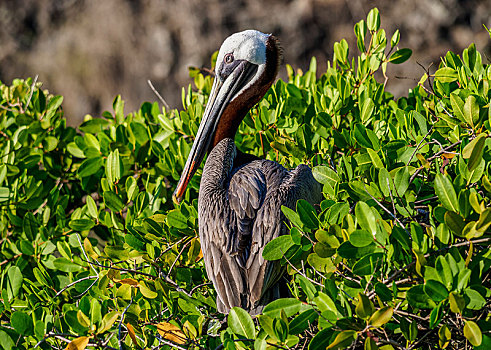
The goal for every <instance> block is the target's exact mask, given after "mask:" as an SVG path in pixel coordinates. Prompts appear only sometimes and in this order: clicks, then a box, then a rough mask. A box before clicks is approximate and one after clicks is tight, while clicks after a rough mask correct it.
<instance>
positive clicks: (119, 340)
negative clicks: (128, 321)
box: [118, 295, 133, 350]
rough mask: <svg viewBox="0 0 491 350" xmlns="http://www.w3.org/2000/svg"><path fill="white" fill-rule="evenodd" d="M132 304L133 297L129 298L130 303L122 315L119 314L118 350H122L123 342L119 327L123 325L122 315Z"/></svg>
mask: <svg viewBox="0 0 491 350" xmlns="http://www.w3.org/2000/svg"><path fill="white" fill-rule="evenodd" d="M132 303H133V295H132V296H131V300H130V303H129V304H128V305H127V306H126V308H125V309H124V311H123V313H122V314H121V319H120V320H119V325H118V344H119V350H123V342H122V341H121V325H122V324H123V320H124V314H125V313H126V311H128V308H129V307H130V305H131V304H132Z"/></svg>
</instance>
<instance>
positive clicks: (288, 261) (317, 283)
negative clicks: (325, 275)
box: [280, 249, 324, 289]
mask: <svg viewBox="0 0 491 350" xmlns="http://www.w3.org/2000/svg"><path fill="white" fill-rule="evenodd" d="M280 251H281V249H280ZM281 253H282V254H283V257H284V258H285V260H286V262H287V263H288V265H290V266H291V267H292V269H294V270H295V271H296V272H298V273H299V274H300V276H303V277H305V278H306V279H307V280H309V281H310V282H312V283H313V284H316V285H318V286H321V287H322V289H324V285H323V284H322V283H319V282H317V281H315V280H313V279H311V278H310V277H308V276H307V275H306V274H304V273H303V272H302V271H300V270H299V269H297V268H296V267H295V266H294V265H293V264H292V263H291V262H290V260H289V259H288V258H287V257H286V256H285V253H284V252H283V251H281Z"/></svg>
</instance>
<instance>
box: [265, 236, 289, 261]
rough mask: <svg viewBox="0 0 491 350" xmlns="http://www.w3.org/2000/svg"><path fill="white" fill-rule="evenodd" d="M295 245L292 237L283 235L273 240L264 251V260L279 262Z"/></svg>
mask: <svg viewBox="0 0 491 350" xmlns="http://www.w3.org/2000/svg"><path fill="white" fill-rule="evenodd" d="M293 245H294V243H293V240H292V237H291V236H290V235H283V236H280V237H277V238H275V239H273V240H272V241H271V242H269V243H268V244H266V246H265V247H264V249H263V258H264V259H266V260H279V259H281V258H282V257H283V255H285V253H286V252H287V251H288V249H290V248H291V247H292V246H293Z"/></svg>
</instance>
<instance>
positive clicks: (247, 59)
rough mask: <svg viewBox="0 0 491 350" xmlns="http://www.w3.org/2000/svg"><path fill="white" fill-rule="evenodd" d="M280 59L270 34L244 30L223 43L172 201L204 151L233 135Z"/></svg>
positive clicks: (273, 75)
mask: <svg viewBox="0 0 491 350" xmlns="http://www.w3.org/2000/svg"><path fill="white" fill-rule="evenodd" d="M280 60H281V52H280V48H279V44H278V41H277V39H276V38H275V37H274V36H273V35H271V34H264V33H261V32H259V31H257V30H245V31H243V32H240V33H235V34H233V35H231V36H229V37H228V38H227V39H226V40H225V41H224V42H223V44H222V46H221V47H220V51H219V52H218V56H217V61H216V67H215V80H214V81H213V86H212V88H211V92H210V96H209V98H208V103H207V105H206V108H205V112H204V114H203V118H202V119H201V123H200V126H199V128H198V133H197V134H196V138H195V140H194V144H193V146H192V148H191V151H190V153H189V157H188V159H187V161H186V165H185V166H184V170H183V173H182V175H181V178H180V180H179V183H178V184H177V188H176V190H175V192H174V195H173V199H174V201H175V202H177V203H179V202H180V201H181V200H182V197H183V196H184V192H185V190H186V187H187V185H188V183H189V181H190V180H191V178H192V177H193V175H194V173H195V172H196V170H197V169H198V167H199V165H200V164H201V161H202V160H203V158H204V156H205V153H206V152H207V151H208V150H211V149H212V148H213V147H214V146H215V145H216V144H217V143H218V142H220V141H221V140H223V139H224V138H227V137H228V138H232V139H233V138H234V136H235V133H236V131H237V128H238V126H239V124H240V122H241V121H242V119H243V118H244V116H245V115H246V114H247V112H248V111H249V109H251V108H252V106H254V105H255V104H256V103H257V102H259V100H260V99H261V98H262V97H263V96H264V94H265V93H266V91H268V89H269V87H270V86H271V84H272V83H273V81H274V79H275V78H276V74H277V72H278V67H279V64H280Z"/></svg>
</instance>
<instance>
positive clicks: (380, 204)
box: [363, 185, 411, 237]
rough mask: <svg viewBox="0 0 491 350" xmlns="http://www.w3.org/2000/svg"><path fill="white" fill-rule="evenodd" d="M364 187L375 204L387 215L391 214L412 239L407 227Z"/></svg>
mask: <svg viewBox="0 0 491 350" xmlns="http://www.w3.org/2000/svg"><path fill="white" fill-rule="evenodd" d="M363 186H364V187H365V192H366V193H367V194H368V195H369V196H370V197H371V198H372V199H373V200H374V201H375V203H377V204H378V205H379V206H380V207H381V208H382V209H383V210H384V211H385V212H386V213H387V214H389V215H390V216H392V218H393V219H394V220H395V221H396V222H397V223H398V224H399V225H400V226H401V227H402V228H403V229H404V231H406V233H407V235H408V236H409V237H411V235H410V234H409V232H408V231H407V230H406V227H405V226H404V225H403V224H402V222H401V221H400V220H399V219H398V218H397V217H396V216H395V215H394V214H392V213H391V212H390V210H389V209H387V208H386V207H384V206H383V204H382V203H380V202H379V201H378V200H377V199H376V198H375V197H374V196H372V194H371V193H370V192H368V191H367V188H366V186H365V185H363Z"/></svg>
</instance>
